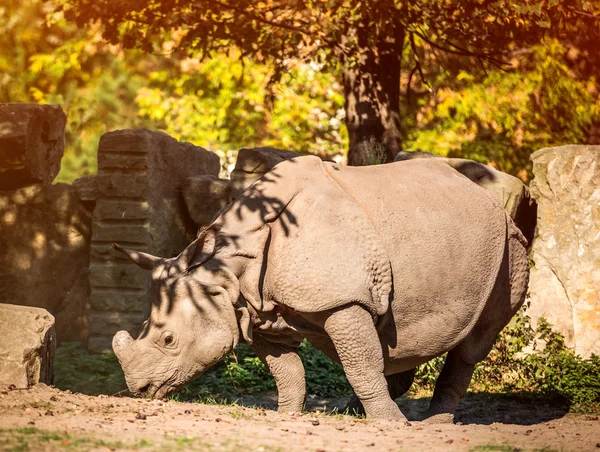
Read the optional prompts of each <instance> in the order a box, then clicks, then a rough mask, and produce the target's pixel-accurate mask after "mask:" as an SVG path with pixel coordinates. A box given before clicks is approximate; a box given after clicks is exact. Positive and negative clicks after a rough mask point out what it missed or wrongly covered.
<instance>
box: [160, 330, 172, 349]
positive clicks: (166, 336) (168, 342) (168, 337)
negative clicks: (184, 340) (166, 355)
mask: <svg viewBox="0 0 600 452" xmlns="http://www.w3.org/2000/svg"><path fill="white" fill-rule="evenodd" d="M162 341H163V344H164V346H165V347H174V346H175V335H174V334H173V333H171V332H170V331H165V332H164V333H163V334H162Z"/></svg>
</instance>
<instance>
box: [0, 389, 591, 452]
mask: <svg viewBox="0 0 600 452" xmlns="http://www.w3.org/2000/svg"><path fill="white" fill-rule="evenodd" d="M256 401H257V400H256V399H255V400H254V402H256ZM259 401H260V402H261V403H266V404H267V405H272V404H273V398H271V399H268V398H267V399H262V400H259ZM245 402H252V400H246V401H245ZM344 402H345V401H344V400H337V401H319V400H312V401H311V403H310V408H311V409H313V410H314V409H315V408H319V407H321V405H323V404H324V403H329V408H331V406H332V405H334V404H336V403H337V404H342V403H344ZM399 403H400V406H401V409H402V410H403V412H404V413H405V414H407V416H408V418H409V420H410V419H415V418H418V415H419V412H420V410H422V409H424V408H425V407H426V405H427V400H425V399H408V398H402V399H400V400H399ZM321 408H322V407H321ZM457 421H458V422H457V424H455V425H429V424H425V423H422V422H418V421H409V422H391V421H367V420H364V419H358V418H354V417H349V416H342V415H333V414H327V413H323V412H322V411H317V412H314V411H313V412H308V413H303V414H299V413H277V412H275V411H273V410H270V409H261V408H249V407H245V406H234V405H233V406H232V405H230V406H216V405H202V404H197V403H182V402H176V401H166V399H165V400H162V401H160V400H140V399H132V398H124V397H108V396H99V397H90V396H86V395H82V394H71V393H69V392H68V391H67V392H63V391H59V390H58V389H54V388H51V387H48V386H44V385H41V386H38V387H36V388H33V389H30V390H10V389H8V388H0V450H64V449H71V450H73V449H77V450H122V449H123V450H125V449H127V450H131V449H134V450H136V449H141V450H214V451H221V450H223V451H232V450H254V451H272V450H281V451H285V452H288V451H337V450H344V451H350V450H361V451H362V450H365V451H379V450H395V451H397V450H407V451H412V450H415V451H422V450H431V451H445V450H505V451H507V450H535V449H544V450H564V451H583V450H586V451H591V450H598V451H600V421H599V420H598V417H597V416H586V415H576V414H566V413H565V410H564V409H563V410H561V409H558V408H552V407H548V406H543V405H540V404H539V403H538V404H531V403H521V402H519V401H517V400H508V399H506V398H492V397H482V396H467V397H466V398H465V399H464V400H463V402H462V403H461V408H460V411H459V413H458V416H457Z"/></svg>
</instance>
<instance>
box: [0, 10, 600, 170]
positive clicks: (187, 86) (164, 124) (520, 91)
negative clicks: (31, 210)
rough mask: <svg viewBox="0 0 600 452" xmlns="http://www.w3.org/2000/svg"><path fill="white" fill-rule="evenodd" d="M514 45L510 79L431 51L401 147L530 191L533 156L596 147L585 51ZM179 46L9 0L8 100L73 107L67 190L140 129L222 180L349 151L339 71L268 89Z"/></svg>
mask: <svg viewBox="0 0 600 452" xmlns="http://www.w3.org/2000/svg"><path fill="white" fill-rule="evenodd" d="M419 45H420V43H419V42H416V46H417V47H418V46H419ZM511 47H512V48H513V49H514V50H513V51H512V52H511V54H510V58H509V63H510V64H509V65H508V66H506V68H505V69H504V70H500V69H498V68H493V67H488V68H487V70H486V71H483V70H482V68H481V67H479V66H477V65H473V64H467V63H465V62H463V61H462V60H460V59H459V58H458V57H455V58H454V57H453V56H452V55H445V56H444V57H443V58H434V55H433V54H432V53H431V52H423V55H422V57H423V59H424V60H423V61H422V62H421V63H422V67H423V69H424V72H425V73H424V79H422V78H421V77H418V76H416V75H415V74H414V73H413V72H414V71H411V69H412V67H410V66H408V65H407V67H406V68H405V69H404V68H403V72H402V79H401V85H402V86H401V92H402V93H403V94H402V98H401V112H402V116H401V118H402V124H401V126H402V133H403V148H404V149H409V150H421V151H428V152H434V153H437V154H441V155H449V156H458V157H466V158H472V159H475V160H478V161H481V162H484V163H489V164H491V165H493V166H495V167H497V168H499V169H501V170H503V171H506V172H509V173H511V174H514V175H517V176H519V177H520V178H521V179H523V180H524V181H527V180H528V178H530V164H529V155H530V153H531V152H532V151H534V150H536V149H539V148H541V147H544V146H550V145H560V144H567V143H571V144H573V143H588V142H594V140H595V139H597V138H596V137H595V129H594V124H595V123H596V122H597V121H599V119H600V102H599V97H598V80H597V79H596V72H597V70H595V69H597V68H595V67H594V66H593V65H590V64H586V62H585V61H584V60H585V58H586V56H585V55H584V54H583V53H582V52H581V51H580V49H579V48H578V47H577V45H575V44H573V42H560V41H558V40H551V39H546V40H544V41H543V42H541V43H539V44H538V45H534V46H528V47H525V48H521V47H520V46H519V45H518V43H513V44H512V45H511ZM171 50H172V49H171V48H170V42H169V41H168V40H167V41H166V42H164V43H163V44H162V52H154V53H152V54H148V53H144V52H142V51H140V50H124V49H123V47H122V46H121V45H111V44H107V43H106V42H105V41H104V40H103V38H102V28H101V26H100V25H99V24H96V25H92V26H89V27H81V28H79V27H77V26H76V25H75V24H74V23H73V22H70V21H69V22H68V21H66V20H65V18H64V15H63V13H62V12H60V11H57V10H56V5H55V4H54V3H53V1H47V2H41V1H39V0H38V1H36V0H0V102H36V103H41V104H45V103H48V104H59V105H61V106H62V108H63V109H64V110H65V112H66V113H67V116H68V124H67V144H66V151H65V156H64V158H63V163H62V171H61V173H60V175H59V177H58V179H57V181H60V182H70V181H72V180H74V179H75V178H77V177H80V176H83V175H86V174H93V173H95V172H96V150H97V145H98V140H99V138H100V136H101V135H102V134H103V133H105V132H107V131H110V130H114V129H123V128H132V127H147V128H150V129H155V130H162V131H164V132H166V133H168V134H170V135H172V136H174V137H176V138H177V139H179V140H185V141H190V142H193V143H194V144H197V145H200V146H203V147H205V148H207V149H210V150H212V151H215V152H217V153H218V154H219V156H220V157H221V160H222V164H223V166H224V170H226V169H227V167H228V166H230V165H231V163H232V162H233V161H234V160H233V155H232V152H234V151H235V150H237V149H239V148H242V147H253V146H261V145H264V146H274V147H278V148H282V149H291V150H295V151H299V152H302V153H312V154H318V155H321V156H330V157H334V156H335V157H339V156H342V155H343V154H344V153H345V152H346V149H347V147H348V134H347V131H346V128H345V125H344V94H343V89H342V86H341V85H340V82H339V80H340V69H339V68H337V67H336V66H335V65H327V66H325V65H323V64H322V63H319V62H318V61H317V60H318V59H315V61H306V60H302V61H301V60H294V59H293V58H290V59H289V60H288V61H286V68H285V71H284V72H283V75H282V77H281V79H280V80H279V81H278V82H276V83H269V81H270V80H271V77H272V75H273V73H274V68H273V67H272V66H270V65H268V64H264V63H260V62H257V61H253V59H252V58H251V57H245V58H243V59H242V58H241V57H240V52H239V51H237V50H227V51H223V52H221V53H219V52H213V53H212V55H211V57H210V58H205V59H204V60H202V61H201V60H200V59H199V58H194V57H189V56H187V55H182V54H181V53H180V52H171ZM410 51H411V49H409V48H408V47H407V49H406V52H407V53H408V52H410ZM406 59H407V60H408V59H410V58H409V56H407V57H406ZM409 77H412V83H411V85H410V89H408V90H407V82H408V78H409ZM424 81H426V83H425V82H424Z"/></svg>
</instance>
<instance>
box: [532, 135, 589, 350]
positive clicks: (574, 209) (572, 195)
mask: <svg viewBox="0 0 600 452" xmlns="http://www.w3.org/2000/svg"><path fill="white" fill-rule="evenodd" d="M531 161H532V162H533V174H534V176H535V177H534V179H533V181H532V183H531V193H532V195H533V197H534V198H535V199H536V201H537V203H538V213H537V215H538V222H537V233H536V237H535V239H534V241H533V247H532V250H531V259H532V260H533V262H534V266H533V268H532V269H531V277H530V282H529V294H530V302H531V304H530V307H529V311H528V313H529V315H530V316H531V317H532V319H533V320H534V322H535V321H537V319H539V318H540V317H544V318H546V319H547V320H548V321H549V322H550V323H551V324H553V325H554V327H555V329H556V330H557V331H558V332H560V333H562V334H563V335H564V336H565V339H566V343H567V345H569V346H571V347H573V348H574V349H575V352H576V353H578V354H580V355H582V356H583V357H589V356H590V355H591V354H592V353H595V354H597V355H600V146H574V145H573V146H561V147H554V148H545V149H540V150H539V151H537V152H535V153H533V154H532V155H531Z"/></svg>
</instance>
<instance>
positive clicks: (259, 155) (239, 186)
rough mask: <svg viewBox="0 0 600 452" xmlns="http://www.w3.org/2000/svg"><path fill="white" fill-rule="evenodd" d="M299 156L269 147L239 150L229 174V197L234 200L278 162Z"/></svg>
mask: <svg viewBox="0 0 600 452" xmlns="http://www.w3.org/2000/svg"><path fill="white" fill-rule="evenodd" d="M299 155H300V154H298V153H297V152H294V151H285V150H281V149H276V148H270V147H262V148H249V149H241V150H240V152H239V153H238V157H237V161H236V164H235V168H234V169H233V171H232V173H231V197H232V198H233V199H236V198H237V197H238V196H240V195H241V194H242V192H243V191H244V190H245V189H246V188H248V187H249V186H250V185H252V184H253V183H254V182H256V181H257V180H258V179H260V178H261V177H262V176H263V175H264V174H265V173H267V172H268V171H271V168H273V167H274V166H275V165H277V164H278V163H279V162H283V161H284V160H290V159H293V158H294V157H298V156H299Z"/></svg>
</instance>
